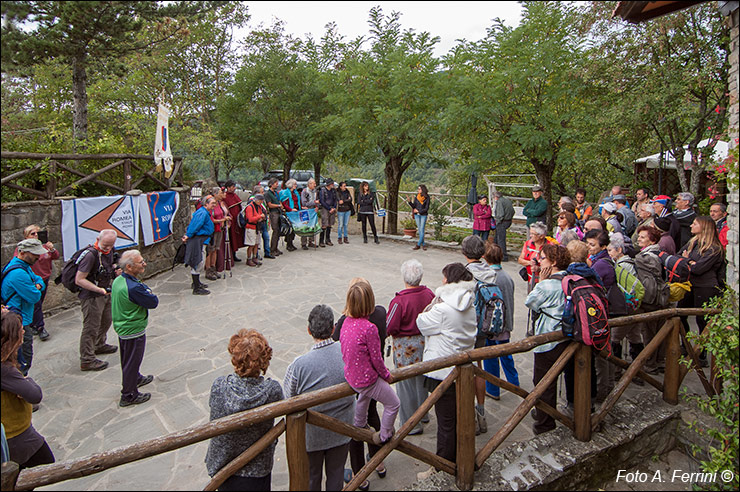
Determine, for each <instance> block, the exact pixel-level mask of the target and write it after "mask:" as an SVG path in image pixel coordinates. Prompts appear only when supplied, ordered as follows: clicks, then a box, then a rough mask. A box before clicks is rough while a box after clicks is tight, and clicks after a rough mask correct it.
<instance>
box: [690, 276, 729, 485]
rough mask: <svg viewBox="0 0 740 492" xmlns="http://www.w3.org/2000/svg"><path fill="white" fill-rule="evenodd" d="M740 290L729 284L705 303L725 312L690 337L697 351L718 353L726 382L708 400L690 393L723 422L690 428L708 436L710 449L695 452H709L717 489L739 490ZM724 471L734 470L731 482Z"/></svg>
mask: <svg viewBox="0 0 740 492" xmlns="http://www.w3.org/2000/svg"><path fill="white" fill-rule="evenodd" d="M737 302H738V300H737V293H736V292H735V291H734V290H733V289H732V288H730V287H727V288H726V289H725V291H724V293H723V295H722V296H718V297H716V298H714V299H712V300H711V301H710V302H708V303H706V304H705V305H704V307H705V308H718V309H722V312H721V313H719V314H716V315H713V316H707V327H706V329H705V330H704V332H703V333H702V334H701V335H699V334H697V333H688V334H687V337H688V339H689V340H690V341H691V342H692V343H696V347H697V350H702V349H703V350H706V351H707V352H708V353H709V354H712V355H714V361H715V372H716V377H717V378H718V379H719V380H720V381H722V392H721V393H720V394H719V395H716V396H714V397H712V398H711V399H708V398H707V397H706V396H704V397H702V396H694V395H690V396H688V399H689V400H692V401H694V402H696V404H697V406H698V407H699V408H700V409H701V410H702V411H703V412H705V413H706V414H708V415H710V416H711V417H713V418H714V419H716V420H717V422H719V424H720V426H719V428H703V427H700V426H698V425H697V424H696V422H692V423H691V424H690V427H691V428H692V429H693V430H694V431H696V432H697V433H698V434H700V435H702V436H705V437H708V438H709V440H710V445H709V448H708V449H704V448H701V447H699V446H696V445H694V446H693V453H694V455H696V454H697V453H699V452H706V453H707V454H708V456H709V459H708V460H703V461H701V466H702V470H703V471H704V472H705V473H717V480H716V482H714V483H711V484H710V483H707V487H711V488H712V489H714V490H738V487H739V486H740V483H739V481H738V473H737V470H738V435H740V425H739V424H738V406H739V404H738V401H739V400H738V398H739V396H740V395H739V394H738V364H739V363H740V352H739V351H738V321H739V320H738V315H737V312H738V311H737V308H738V306H737ZM724 470H730V471H732V472H734V477H733V478H732V480H730V481H729V482H725V481H724V480H722V478H721V474H722V472H723V471H724Z"/></svg>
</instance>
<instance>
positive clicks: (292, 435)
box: [2, 308, 719, 490]
mask: <svg viewBox="0 0 740 492" xmlns="http://www.w3.org/2000/svg"><path fill="white" fill-rule="evenodd" d="M718 312H719V310H708V309H695V308H689V309H676V308H673V309H665V310H661V311H655V312H652V313H646V314H639V315H633V316H625V317H622V318H614V319H612V320H610V321H609V324H610V326H611V327H616V326H625V325H631V324H634V323H640V322H646V321H657V320H665V322H664V324H663V326H662V328H661V329H660V331H659V332H658V333H657V335H655V337H653V339H652V340H651V341H650V342H649V343H648V344H647V345H646V346H645V348H644V349H643V351H642V352H641V353H640V355H638V356H637V357H636V358H635V360H633V361H632V363H627V362H626V361H624V360H622V359H619V358H617V357H614V356H613V355H607V354H606V352H602V353H600V354H598V355H599V356H600V357H603V358H606V359H607V360H608V361H609V362H611V363H612V364H614V365H616V366H617V367H621V368H623V369H626V371H625V372H624V374H623V375H622V377H621V379H620V380H619V382H618V383H617V384H616V385H615V387H614V389H613V390H612V391H611V393H610V394H609V395H608V396H607V398H606V400H605V401H604V403H603V405H602V406H601V407H600V409H599V411H598V412H596V413H593V414H592V413H591V356H592V348H591V347H589V346H586V345H583V344H580V343H577V342H575V341H572V340H571V341H568V342H567V343H568V347H567V348H566V349H565V350H564V351H563V353H562V355H561V356H560V357H559V359H558V360H557V361H556V362H555V364H554V365H553V366H552V367H551V368H550V370H549V371H548V372H547V373H546V374H545V376H544V377H543V379H542V380H541V381H540V382H539V383H538V384H537V385H536V386H535V387H534V388H533V389H532V391H529V392H528V391H526V390H524V389H522V388H520V387H519V386H514V385H512V384H510V383H508V382H507V381H504V380H502V379H500V378H497V377H494V376H492V375H490V374H488V373H487V372H485V371H481V370H480V369H479V368H478V367H476V366H474V365H473V363H474V362H477V361H480V360H483V359H489V358H493V357H502V356H504V355H511V354H516V353H522V352H528V351H530V350H532V349H533V348H535V347H537V346H539V345H543V344H545V343H550V342H557V341H565V340H569V339H567V338H566V337H565V335H563V334H562V332H553V333H547V334H544V335H536V336H533V337H529V338H525V339H524V340H521V341H518V342H514V343H508V344H504V345H494V346H490V347H483V348H479V349H474V350H470V351H467V352H463V353H459V354H455V355H451V356H448V357H443V358H439V359H434V360H430V361H424V362H421V363H418V364H413V365H411V366H408V367H404V368H401V369H396V370H393V371H391V374H392V375H393V379H394V381H403V380H405V379H408V378H411V377H415V376H419V375H422V374H426V373H428V372H431V371H435V370H438V369H441V368H444V367H453V366H454V367H453V370H452V372H451V373H450V375H449V376H447V378H445V380H444V381H442V383H441V384H440V385H439V386H437V388H436V389H435V390H434V391H433V392H432V393H431V394H430V395H429V397H428V398H427V399H426V400H425V401H424V403H423V404H422V405H421V406H420V407H419V408H418V409H417V410H416V411H415V412H414V414H413V415H412V416H411V418H410V419H409V420H408V421H406V422H405V423H404V424H403V425H401V427H400V428H399V429H398V431H397V432H396V433H395V434H394V435H393V437H392V438H391V440H390V441H388V442H387V443H386V444H384V445H383V446H382V447H381V448H380V450H379V451H378V452H377V453H376V454H375V455H374V456H373V457H372V458H371V459H370V460H369V461H368V462H367V463H366V464H365V466H364V467H363V468H362V469H361V470H360V471H359V472H358V473H357V474H356V475H355V476H354V477H353V479H352V481H351V482H349V483H348V484H347V485H346V487H345V489H344V490H355V489H356V488H357V487H358V486H359V485H360V484H362V482H363V481H364V480H365V479H366V478H367V477H368V476H369V475H370V474H371V473H372V472H373V471H374V470H375V468H376V467H377V466H378V465H379V464H380V463H381V462H382V461H383V460H384V459H385V458H386V457H387V456H388V455H389V454H390V453H391V451H394V450H396V451H400V452H402V453H404V454H407V455H409V456H411V457H412V458H415V459H417V460H420V461H423V462H424V463H427V464H429V465H431V466H434V467H435V468H436V469H438V470H441V471H444V472H447V473H449V474H451V475H455V478H456V484H457V486H458V488H460V490H470V489H472V487H473V476H474V472H475V470H477V469H478V468H480V467H481V466H482V465H483V463H484V462H485V461H486V459H488V457H489V456H490V455H491V453H493V452H494V451H495V450H496V449H497V448H498V447H499V446H500V445H501V444H502V443H503V442H504V440H505V439H506V438H507V437H508V436H509V435H510V434H511V432H512V431H513V430H514V429H515V428H516V426H517V425H519V423H520V422H521V421H522V420H523V419H524V417H525V416H526V415H527V414H528V413H529V412H530V410H531V409H532V408H534V407H536V408H537V409H539V410H541V411H543V412H545V413H546V414H548V415H550V416H551V417H553V418H554V419H556V420H557V421H559V422H560V423H561V424H563V425H564V426H566V427H568V428H569V429H571V431H572V432H573V434H574V436H575V438H576V439H578V440H580V441H589V440H590V439H591V435H592V433H593V432H595V431H596V429H597V428H598V426H599V424H600V423H601V422H603V420H604V418H605V417H606V415H607V414H608V413H609V412H610V411H611V409H612V408H613V407H614V405H615V404H616V403H617V401H618V400H619V398H620V396H621V395H622V394H623V393H624V391H625V390H626V389H627V387H628V386H629V384H630V383H631V382H632V380H633V379H634V378H635V377H640V378H642V379H643V380H644V381H645V382H647V383H648V384H650V385H651V386H653V387H654V388H656V389H657V390H658V391H660V392H661V393H662V394H663V399H664V400H665V401H666V402H667V403H669V404H672V405H675V404H677V403H678V391H679V387H680V386H681V383H682V382H683V379H684V377H685V376H686V374H687V373H688V372H689V370H690V368H693V369H695V370H696V372H697V373H698V375H699V378H700V380H701V382H702V384H703V386H704V389H705V391H706V393H707V396H708V397H712V396H713V395H715V394H716V392H718V391H719V388H718V387H717V386H718V385H717V384H711V383H710V381H709V380H708V379H707V377H706V375H705V374H704V371H703V370H702V369H701V366H700V365H699V359H698V355H697V353H696V352H695V351H694V348H693V347H692V346H691V344H690V343H689V341H688V340H687V339H686V334H685V333H684V330H683V326H682V325H681V323H680V320H679V318H678V316H696V315H705V314H716V313H718ZM680 340H683V343H684V347H685V348H686V351H687V353H688V358H689V359H688V360H689V364H688V365H680V364H679V359H680V356H681V350H680ZM661 345H665V347H666V350H665V354H666V355H665V358H666V360H665V375H664V378H663V381H660V380H658V379H656V378H654V377H652V376H650V375H648V374H646V373H645V372H643V371H642V367H643V365H644V364H645V362H646V361H647V360H648V359H649V358H650V356H651V355H652V354H653V353H654V352H655V351H656V350H659V348H660V346H661ZM571 358H574V359H575V360H574V363H575V392H574V397H575V401H574V416H573V418H572V419H571V418H570V417H568V416H566V415H564V414H562V413H561V412H559V411H558V410H557V409H556V408H553V407H551V406H549V405H547V404H545V403H543V402H541V401H539V398H540V396H541V395H542V393H543V392H544V391H545V390H546V388H547V387H548V386H549V385H550V384H551V383H552V382H553V381H555V379H556V378H557V377H558V375H559V374H560V372H561V371H562V370H563V368H564V367H565V366H566V364H567V363H568V362H569V360H570V359H571ZM475 376H479V377H482V378H484V379H486V380H487V381H489V382H491V383H492V384H494V385H496V386H499V387H500V388H502V389H504V390H507V391H510V392H511V393H513V394H515V395H517V396H519V397H521V398H522V401H521V403H520V404H519V406H518V407H517V408H516V409H515V411H514V413H512V414H511V416H509V418H508V419H507V420H506V422H504V424H503V425H502V426H501V427H500V428H499V430H498V431H497V432H496V433H495V434H494V435H493V436H492V437H491V439H489V440H488V442H486V443H485V444H484V445H483V447H482V448H481V449H479V450H477V451H476V449H475V444H476V443H475V408H474V400H475V383H474V377H475ZM453 383H456V392H457V401H458V405H457V451H456V460H455V462H454V463H453V462H451V461H449V460H446V459H444V458H441V457H439V456H437V455H436V454H434V453H433V452H431V451H429V450H427V449H424V448H421V447H419V446H416V445H414V444H411V443H410V442H407V441H406V440H405V438H406V436H407V435H408V433H409V431H411V430H412V429H413V428H414V427H415V426H416V425H417V424H418V423H419V421H420V420H421V419H422V417H423V416H424V415H425V414H426V413H427V412H428V411H429V410H430V409H431V408H432V406H433V405H434V403H435V402H436V401H437V400H438V399H439V398H440V397H441V396H442V394H443V393H444V392H445V391H446V390H447V389H448V388H449V387H450V386H451V385H452V384H453ZM352 394H354V391H353V390H352V388H350V386H349V385H348V384H347V383H343V384H339V385H335V386H332V387H329V388H324V389H322V390H318V391H313V392H310V393H304V394H302V395H298V396H295V397H293V398H290V399H288V400H282V401H278V402H274V403H270V404H268V405H263V406H261V407H257V408H253V409H251V410H247V411H244V412H240V413H236V414H233V415H229V416H226V417H222V418H220V419H217V420H214V421H211V422H208V423H204V424H199V425H196V426H193V427H189V428H187V429H185V430H182V431H179V432H174V433H171V434H168V435H165V436H161V437H157V438H154V439H149V440H147V441H143V442H139V443H136V444H132V445H129V446H123V447H120V448H117V449H113V450H111V451H106V452H103V453H97V454H94V455H92V456H88V457H86V458H80V459H76V460H69V461H65V462H60V463H53V464H50V465H43V466H38V467H34V468H29V469H26V470H23V471H22V472H21V473H20V475H19V474H18V468H17V465H15V464H14V463H11V464H3V470H2V485H3V490H13V489H15V490H29V489H33V488H36V487H41V486H44V485H49V484H54V483H57V482H61V481H64V480H70V479H74V478H80V477H84V476H88V475H92V474H95V473H100V472H102V471H105V470H108V469H110V468H113V467H116V466H120V465H123V464H125V463H131V462H133V461H137V460H141V459H144V458H148V457H151V456H156V455H159V454H162V453H166V452H168V451H172V450H175V449H179V448H182V447H185V446H189V445H191V444H195V443H198V442H201V441H204V440H207V439H210V438H212V437H214V436H218V435H221V434H225V433H227V432H233V431H237V430H240V429H242V428H244V427H246V426H250V425H254V424H256V423H259V422H263V421H265V420H268V419H274V418H279V417H283V418H281V419H280V421H279V422H278V423H277V425H275V426H274V427H273V428H272V429H271V430H270V431H269V432H268V433H266V434H265V435H264V436H263V437H262V438H261V439H259V440H258V441H257V442H255V443H254V444H253V445H252V446H251V447H249V448H248V449H247V450H245V451H244V452H243V453H242V454H241V455H239V456H238V457H237V458H235V459H234V460H233V461H232V462H230V463H229V464H227V465H226V466H225V467H224V468H222V469H221V470H220V471H219V472H218V473H217V474H216V475H215V476H214V477H213V478H212V479H211V481H210V482H209V483H208V485H207V486H206V488H205V489H204V490H215V489H216V488H217V487H218V486H219V485H220V484H222V483H223V482H224V481H225V480H226V479H227V478H229V477H230V476H231V475H233V473H234V472H236V471H237V470H239V469H240V468H241V467H243V466H244V465H245V464H246V463H248V462H249V461H250V460H252V459H253V458H254V457H255V456H257V455H258V454H259V453H260V452H261V451H263V450H264V449H265V448H266V447H267V446H268V445H269V444H270V443H271V442H273V441H274V440H275V439H277V438H278V437H279V436H280V435H281V434H283V433H285V434H286V455H287V460H288V471H289V478H290V490H307V489H308V469H309V467H308V454H307V452H306V443H305V431H306V424H312V425H316V426H319V427H323V428H325V429H329V430H332V431H333V432H337V433H339V434H342V435H345V436H348V437H351V438H352V439H356V440H361V441H365V442H368V443H370V442H372V431H371V430H368V429H361V428H358V427H354V426H352V425H348V424H346V423H344V422H341V421H339V420H337V419H335V418H332V417H329V416H326V415H323V414H321V413H318V412H315V411H313V410H310V409H311V407H314V406H316V405H319V404H322V403H326V402H329V401H333V400H337V399H339V398H343V397H346V396H349V395H352Z"/></svg>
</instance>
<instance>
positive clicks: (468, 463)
mask: <svg viewBox="0 0 740 492" xmlns="http://www.w3.org/2000/svg"><path fill="white" fill-rule="evenodd" d="M456 398H457V452H456V463H457V470H456V473H455V484H456V485H457V488H458V489H460V490H472V489H473V475H474V473H475V419H476V415H475V380H474V378H473V364H465V365H464V366H461V367H460V375H459V376H458V377H457V391H456Z"/></svg>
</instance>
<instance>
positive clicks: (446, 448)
mask: <svg viewBox="0 0 740 492" xmlns="http://www.w3.org/2000/svg"><path fill="white" fill-rule="evenodd" d="M442 275H443V277H444V280H443V285H442V286H441V287H439V288H438V289H437V290H436V292H435V295H436V297H435V298H434V300H432V302H431V303H430V304H429V306H427V308H426V309H425V310H424V312H422V313H421V314H419V315H418V316H417V318H416V325H417V327H418V328H419V332H421V334H422V335H424V357H423V360H424V361H428V360H432V359H437V358H439V357H446V356H448V355H454V354H459V353H461V352H465V351H467V350H472V349H473V347H474V345H475V336H476V334H477V332H478V327H477V325H476V322H475V306H474V302H475V293H474V289H475V281H474V280H473V274H471V273H470V272H469V271H468V270H466V269H465V266H463V264H462V263H451V264H449V265H447V266H445V267H444V268H443V269H442ZM451 372H452V368H451V367H447V368H444V369H438V370H436V371H433V372H430V373H428V374H427V375H426V378H425V380H424V386H425V387H426V388H427V390H429V391H430V392H432V391H434V389H435V388H436V387H437V386H438V385H439V383H440V382H442V380H443V379H444V378H446V377H447V376H448V375H449V374H450V373H451ZM470 403H471V404H473V402H472V401H471V402H470ZM434 411H435V414H436V415H437V456H440V457H442V458H445V459H447V460H450V461H452V462H453V463H454V462H455V454H456V447H457V432H456V431H457V404H456V393H455V385H454V384H453V385H452V386H450V387H449V388H448V389H447V391H445V392H444V394H443V395H442V397H441V398H440V399H439V400H437V403H435V404H434ZM432 473H434V468H433V467H432V468H430V469H429V470H427V471H425V472H421V473H419V474H418V476H419V478H420V479H423V478H425V477H428V476H429V475H431V474H432Z"/></svg>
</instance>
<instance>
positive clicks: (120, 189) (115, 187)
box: [56, 162, 123, 196]
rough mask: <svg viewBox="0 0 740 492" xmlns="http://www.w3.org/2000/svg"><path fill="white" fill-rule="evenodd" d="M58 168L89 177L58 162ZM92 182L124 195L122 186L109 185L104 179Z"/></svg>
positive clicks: (58, 193)
mask: <svg viewBox="0 0 740 492" xmlns="http://www.w3.org/2000/svg"><path fill="white" fill-rule="evenodd" d="M57 167H59V168H61V169H63V170H65V171H67V172H69V173H72V174H76V175H77V176H82V177H85V176H87V174H85V173H83V172H82V171H78V170H77V169H74V168H71V167H67V166H65V165H64V164H62V163H61V162H58V163H57ZM92 182H93V183H96V184H99V185H101V186H105V187H107V188H110V189H112V190H116V191H119V192H121V193H123V188H121V187H120V186H117V185H114V184H112V183H109V182H107V181H103V180H102V179H93V180H92ZM56 194H57V196H59V195H61V194H62V193H60V192H59V191H57V193H56Z"/></svg>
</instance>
